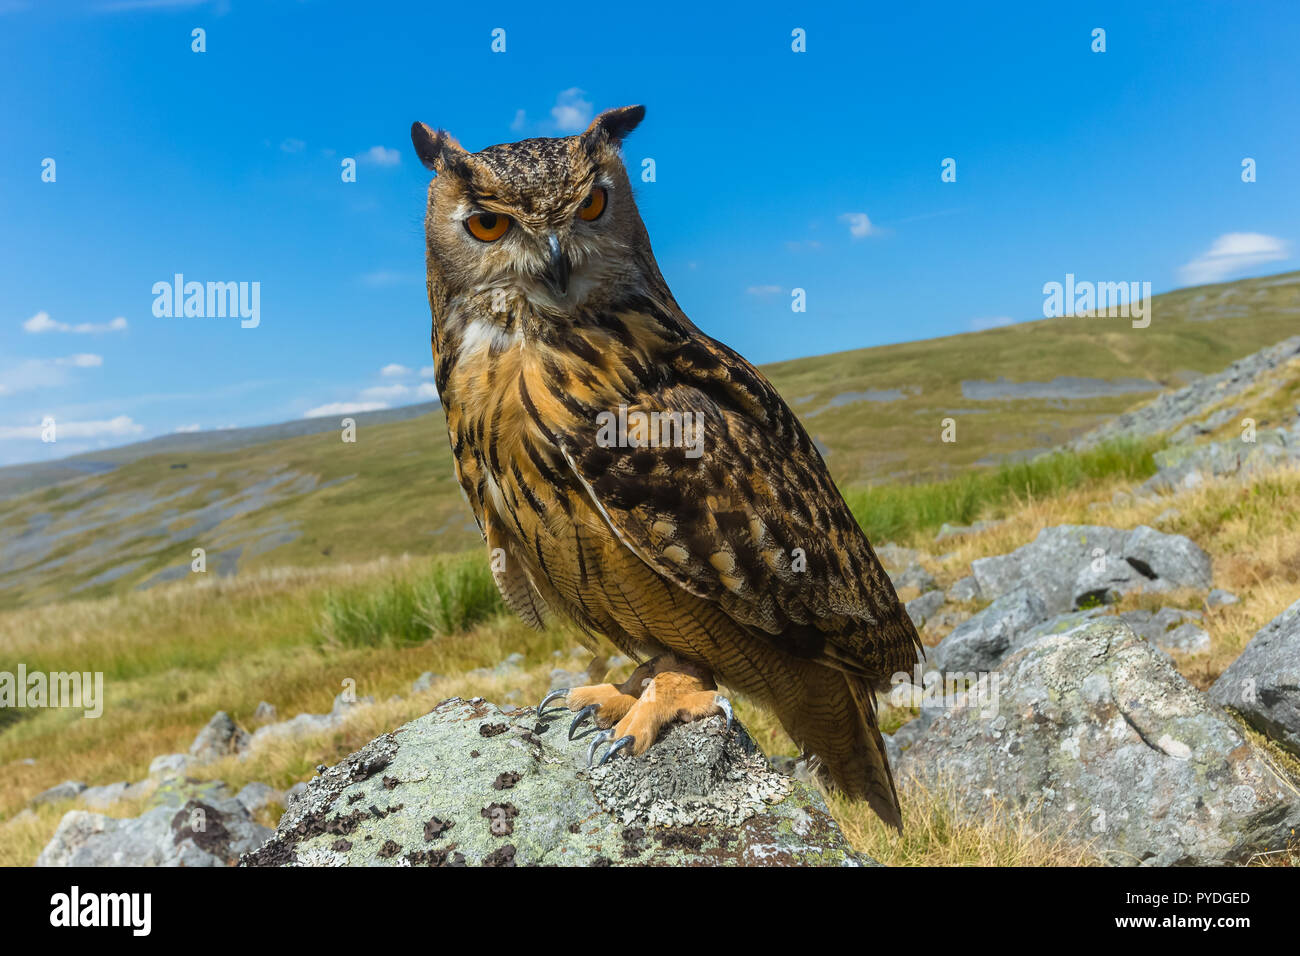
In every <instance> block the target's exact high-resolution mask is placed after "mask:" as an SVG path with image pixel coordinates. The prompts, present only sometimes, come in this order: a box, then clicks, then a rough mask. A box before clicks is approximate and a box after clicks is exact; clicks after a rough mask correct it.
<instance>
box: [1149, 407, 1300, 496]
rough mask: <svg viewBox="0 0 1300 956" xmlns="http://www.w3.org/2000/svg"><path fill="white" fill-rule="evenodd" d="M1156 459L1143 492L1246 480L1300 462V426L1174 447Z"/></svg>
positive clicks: (1174, 489) (1156, 456)
mask: <svg viewBox="0 0 1300 956" xmlns="http://www.w3.org/2000/svg"><path fill="white" fill-rule="evenodd" d="M1152 458H1153V459H1154V460H1155V463H1156V467H1157V469H1159V470H1158V471H1157V472H1156V473H1155V474H1154V475H1152V476H1151V477H1150V478H1148V479H1147V480H1146V481H1145V482H1143V484H1142V485H1141V487H1140V489H1139V492H1143V491H1145V492H1171V491H1178V490H1180V489H1184V488H1195V487H1196V486H1197V485H1199V484H1202V483H1203V482H1205V481H1206V480H1207V479H1209V478H1223V477H1226V476H1230V475H1240V476H1243V477H1245V476H1248V475H1253V474H1255V473H1257V472H1261V471H1268V470H1270V469H1273V468H1276V467H1278V466H1279V465H1285V464H1294V463H1300V423H1297V424H1296V425H1293V426H1292V427H1291V428H1290V429H1284V428H1270V429H1265V430H1264V431H1260V432H1256V433H1255V435H1254V440H1253V441H1245V440H1242V439H1233V440H1229V441H1221V442H1208V443H1206V444H1202V445H1174V446H1173V447H1171V448H1165V449H1162V450H1161V451H1158V452H1156V453H1155V454H1154V455H1153V456H1152Z"/></svg>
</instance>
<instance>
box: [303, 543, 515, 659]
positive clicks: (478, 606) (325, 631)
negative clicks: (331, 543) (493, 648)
mask: <svg viewBox="0 0 1300 956" xmlns="http://www.w3.org/2000/svg"><path fill="white" fill-rule="evenodd" d="M323 603H324V607H323V608H322V610H321V621H320V626H319V628H318V630H317V634H318V636H319V637H320V638H322V639H323V640H325V641H328V642H331V643H337V644H340V645H342V646H344V647H365V646H377V645H380V644H387V645H390V646H397V645H403V644H419V643H422V642H423V641H427V640H429V639H430V638H437V637H445V636H447V635H450V634H457V633H460V632H462V631H467V630H469V629H470V628H471V627H473V626H474V625H475V624H477V623H478V622H480V621H483V620H486V619H487V618H489V617H491V616H492V615H494V614H499V613H501V612H502V611H504V610H505V607H504V605H503V604H502V603H501V595H500V593H499V592H498V591H497V587H496V584H495V583H494V582H493V580H492V572H491V571H490V570H489V569H488V565H487V562H486V560H485V559H483V558H482V557H475V558H466V559H463V560H460V561H456V562H453V563H449V564H434V565H432V566H431V567H429V568H427V569H426V570H424V571H422V572H420V573H418V574H416V575H414V576H401V575H397V574H394V575H393V576H392V577H390V578H388V579H387V580H385V581H382V582H381V583H379V584H378V585H375V584H370V585H367V586H357V585H351V586H348V587H343V588H335V589H331V590H330V591H328V592H326V594H325V599H324V602H323Z"/></svg>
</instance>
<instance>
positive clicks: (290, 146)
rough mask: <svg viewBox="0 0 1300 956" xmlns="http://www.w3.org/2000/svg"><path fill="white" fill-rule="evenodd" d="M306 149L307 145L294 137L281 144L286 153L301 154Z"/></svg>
mask: <svg viewBox="0 0 1300 956" xmlns="http://www.w3.org/2000/svg"><path fill="white" fill-rule="evenodd" d="M306 147H307V144H306V143H304V142H303V141H302V140H300V139H294V138H293V137H292V136H290V137H289V138H288V139H286V140H285V141H284V142H282V143H281V144H280V148H281V149H282V150H284V151H285V152H286V153H301V152H302V151H303V150H304V149H305V148H306Z"/></svg>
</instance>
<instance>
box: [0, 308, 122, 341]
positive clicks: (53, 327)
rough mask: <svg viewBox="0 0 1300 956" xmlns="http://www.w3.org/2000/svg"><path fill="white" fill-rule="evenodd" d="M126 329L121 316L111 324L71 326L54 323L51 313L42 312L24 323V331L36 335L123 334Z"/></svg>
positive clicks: (90, 323)
mask: <svg viewBox="0 0 1300 956" xmlns="http://www.w3.org/2000/svg"><path fill="white" fill-rule="evenodd" d="M125 329H126V319H124V318H122V317H121V316H120V315H119V316H118V317H117V318H116V319H114V320H113V321H111V322H81V323H79V324H77V325H69V324H68V323H67V322H56V321H54V320H53V319H51V318H50V313H48V312H43V311H42V312H37V313H36V314H35V315H33V316H32V317H31V318H30V319H28V320H27V321H26V322H24V323H23V330H24V331H26V332H31V333H33V334H35V335H39V334H40V333H42V332H72V333H75V334H77V335H89V334H96V333H99V332H121V331H123V330H125Z"/></svg>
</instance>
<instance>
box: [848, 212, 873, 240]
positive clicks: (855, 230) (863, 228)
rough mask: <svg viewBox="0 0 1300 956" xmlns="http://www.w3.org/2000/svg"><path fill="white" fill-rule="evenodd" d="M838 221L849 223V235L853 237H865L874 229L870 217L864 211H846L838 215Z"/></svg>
mask: <svg viewBox="0 0 1300 956" xmlns="http://www.w3.org/2000/svg"><path fill="white" fill-rule="evenodd" d="M840 222H847V223H848V224H849V235H850V236H852V237H853V238H854V239H865V238H866V237H867V236H869V235H871V234H872V232H874V231H875V227H874V226H873V225H871V219H870V217H868V216H867V214H866V213H865V212H846V213H843V214H841V215H840Z"/></svg>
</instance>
